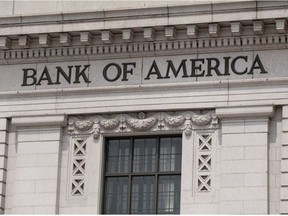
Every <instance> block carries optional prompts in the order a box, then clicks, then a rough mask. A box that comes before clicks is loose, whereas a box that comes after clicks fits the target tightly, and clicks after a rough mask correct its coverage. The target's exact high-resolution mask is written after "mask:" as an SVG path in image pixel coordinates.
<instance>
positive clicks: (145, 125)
mask: <svg viewBox="0 0 288 216" xmlns="http://www.w3.org/2000/svg"><path fill="white" fill-rule="evenodd" d="M145 117H146V115H145V113H144V112H140V113H138V118H133V117H131V116H127V119H126V121H127V123H128V124H129V126H130V127H132V128H133V129H134V130H136V131H144V130H148V129H150V128H152V127H153V126H154V125H155V123H156V122H157V118H156V117H148V118H145Z"/></svg>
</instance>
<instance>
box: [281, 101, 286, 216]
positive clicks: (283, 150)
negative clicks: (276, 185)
mask: <svg viewBox="0 0 288 216" xmlns="http://www.w3.org/2000/svg"><path fill="white" fill-rule="evenodd" d="M280 179H281V180H280V181H281V182H280V184H281V188H280V214H288V106H284V107H283V114H282V146H281V177H280Z"/></svg>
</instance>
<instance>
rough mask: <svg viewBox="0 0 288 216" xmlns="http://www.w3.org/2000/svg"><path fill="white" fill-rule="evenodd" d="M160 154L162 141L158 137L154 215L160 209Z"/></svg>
mask: <svg viewBox="0 0 288 216" xmlns="http://www.w3.org/2000/svg"><path fill="white" fill-rule="evenodd" d="M159 154H160V139H159V137H157V141H156V163H157V164H156V170H155V181H154V182H155V187H154V188H155V195H154V207H155V209H154V213H155V214H157V208H158V172H159Z"/></svg>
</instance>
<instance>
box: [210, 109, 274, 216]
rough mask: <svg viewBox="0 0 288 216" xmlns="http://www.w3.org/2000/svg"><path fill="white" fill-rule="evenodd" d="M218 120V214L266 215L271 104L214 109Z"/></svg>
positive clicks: (267, 206) (272, 111) (272, 110)
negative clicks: (219, 131) (219, 164)
mask: <svg viewBox="0 0 288 216" xmlns="http://www.w3.org/2000/svg"><path fill="white" fill-rule="evenodd" d="M216 114H217V116H218V117H219V118H220V119H221V124H222V136H221V141H220V144H221V145H222V148H221V169H220V174H221V175H220V194H219V195H220V197H219V199H220V207H219V213H221V214H227V213H228V214H268V213H269V203H268V201H269V198H268V196H269V195H268V187H269V185H268V126H269V118H270V117H271V116H273V114H274V109H273V107H272V106H263V107H235V108H219V109H216Z"/></svg>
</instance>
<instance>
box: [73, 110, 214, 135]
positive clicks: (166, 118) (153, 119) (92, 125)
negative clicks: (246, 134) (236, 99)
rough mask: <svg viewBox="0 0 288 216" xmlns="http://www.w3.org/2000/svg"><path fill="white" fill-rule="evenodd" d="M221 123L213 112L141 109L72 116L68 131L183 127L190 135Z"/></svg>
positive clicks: (179, 129) (146, 130) (97, 133)
mask: <svg viewBox="0 0 288 216" xmlns="http://www.w3.org/2000/svg"><path fill="white" fill-rule="evenodd" d="M217 127H218V118H217V116H216V115H215V114H214V113H213V112H207V113H205V114H197V113H195V112H193V111H182V112H147V113H144V112H139V113H125V114H115V115H92V116H89V117H73V116H71V117H70V118H69V121H68V132H69V133H70V134H71V135H75V134H93V137H94V138H95V139H97V138H98V137H99V136H100V134H101V133H105V134H109V133H110V134H112V133H131V132H157V131H184V132H185V135H186V136H190V135H191V134H192V131H193V130H195V129H211V128H217Z"/></svg>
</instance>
